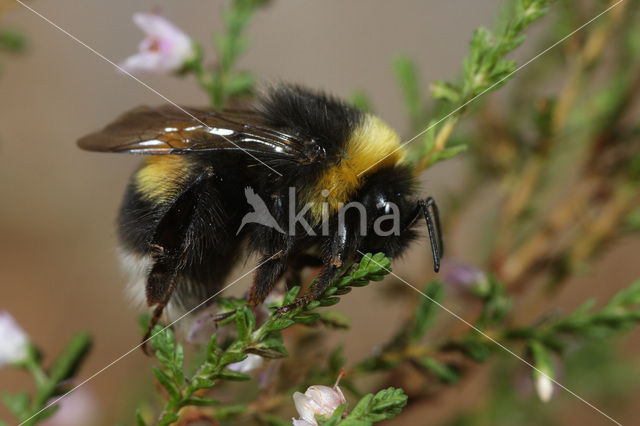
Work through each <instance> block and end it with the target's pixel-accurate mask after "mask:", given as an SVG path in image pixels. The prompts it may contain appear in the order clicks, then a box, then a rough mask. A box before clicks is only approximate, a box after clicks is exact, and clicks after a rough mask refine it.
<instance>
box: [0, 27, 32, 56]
mask: <svg viewBox="0 0 640 426" xmlns="http://www.w3.org/2000/svg"><path fill="white" fill-rule="evenodd" d="M26 46H27V39H26V38H25V36H24V35H23V34H21V33H19V32H17V31H12V30H0V48H2V49H4V50H7V51H9V52H12V53H18V52H22V51H23V50H24V49H25V47H26Z"/></svg>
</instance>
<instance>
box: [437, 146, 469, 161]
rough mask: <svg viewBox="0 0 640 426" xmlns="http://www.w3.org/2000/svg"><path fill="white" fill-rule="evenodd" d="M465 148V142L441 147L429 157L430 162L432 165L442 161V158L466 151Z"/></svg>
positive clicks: (446, 158) (448, 157)
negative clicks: (441, 148)
mask: <svg viewBox="0 0 640 426" xmlns="http://www.w3.org/2000/svg"><path fill="white" fill-rule="evenodd" d="M467 148H468V146H467V145H465V144H461V145H453V146H449V147H447V148H445V149H443V150H442V151H438V152H436V153H435V154H434V155H433V157H432V159H431V164H432V165H433V164H435V163H437V162H439V161H444V160H448V159H450V158H453V157H455V156H456V155H458V154H460V153H462V152H464V151H466V150H467Z"/></svg>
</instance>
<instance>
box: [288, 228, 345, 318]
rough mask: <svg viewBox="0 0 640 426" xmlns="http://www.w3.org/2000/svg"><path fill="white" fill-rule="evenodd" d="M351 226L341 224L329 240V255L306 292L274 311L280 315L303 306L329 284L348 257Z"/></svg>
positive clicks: (320, 293)
mask: <svg viewBox="0 0 640 426" xmlns="http://www.w3.org/2000/svg"><path fill="white" fill-rule="evenodd" d="M350 228H351V227H349V226H347V225H346V224H344V223H343V224H341V227H340V228H339V229H338V231H337V232H336V233H335V234H334V236H333V238H332V239H331V242H330V247H329V252H330V253H331V255H330V257H329V258H328V259H327V260H326V261H325V263H324V266H323V268H322V271H321V272H320V275H319V276H318V278H317V279H316V282H315V283H314V284H313V285H312V286H311V288H310V289H309V291H308V292H307V294H305V295H304V296H302V297H300V298H299V299H297V300H296V301H295V302H293V303H291V304H290V305H286V306H282V307H280V308H277V309H276V311H277V312H278V313H279V314H280V315H282V314H284V313H287V312H289V311H292V310H294V309H297V308H299V307H301V306H305V305H307V304H309V303H310V302H312V301H313V300H316V299H318V298H319V297H320V296H322V293H324V292H325V290H326V289H327V287H329V285H330V284H331V281H332V280H333V278H334V277H335V276H336V273H337V272H338V270H339V269H340V268H341V267H342V265H343V263H344V261H345V259H346V258H347V257H348V250H350V249H351V247H350V246H351V244H350V241H351V235H352V234H353V232H350V231H349V230H350Z"/></svg>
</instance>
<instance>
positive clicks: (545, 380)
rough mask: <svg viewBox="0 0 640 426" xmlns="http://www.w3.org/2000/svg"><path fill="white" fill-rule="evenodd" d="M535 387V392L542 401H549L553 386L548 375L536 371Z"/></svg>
mask: <svg viewBox="0 0 640 426" xmlns="http://www.w3.org/2000/svg"><path fill="white" fill-rule="evenodd" d="M535 387H536V393H537V394H538V397H539V398H540V400H541V401H542V402H549V401H551V397H552V396H553V387H554V386H553V382H552V381H551V379H550V378H549V376H548V375H545V374H539V373H538V375H537V376H536V381H535Z"/></svg>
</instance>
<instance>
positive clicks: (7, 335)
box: [0, 311, 29, 367]
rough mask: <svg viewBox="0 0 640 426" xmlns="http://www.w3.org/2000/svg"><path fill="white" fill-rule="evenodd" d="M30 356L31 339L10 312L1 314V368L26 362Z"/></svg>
mask: <svg viewBox="0 0 640 426" xmlns="http://www.w3.org/2000/svg"><path fill="white" fill-rule="evenodd" d="M28 355H29V338H28V337H27V334H26V333H25V332H24V330H23V329H22V328H21V327H20V325H18V323H17V322H16V320H15V319H14V318H13V317H12V316H11V314H9V312H6V311H2V312H0V367H2V366H3V365H6V364H15V363H19V362H20V361H24V360H25V359H26V358H27V356H28Z"/></svg>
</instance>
